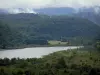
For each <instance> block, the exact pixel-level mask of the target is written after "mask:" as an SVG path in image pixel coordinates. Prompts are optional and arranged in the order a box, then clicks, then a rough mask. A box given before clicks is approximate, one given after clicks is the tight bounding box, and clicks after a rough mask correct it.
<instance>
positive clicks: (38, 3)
mask: <svg viewBox="0 0 100 75" xmlns="http://www.w3.org/2000/svg"><path fill="white" fill-rule="evenodd" d="M95 5H100V0H0V8H17V7H21V8H43V7H67V6H69V7H80V6H95Z"/></svg>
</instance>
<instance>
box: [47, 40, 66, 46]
mask: <svg viewBox="0 0 100 75" xmlns="http://www.w3.org/2000/svg"><path fill="white" fill-rule="evenodd" d="M48 43H49V44H50V45H67V44H68V42H62V41H57V40H52V41H51V40H50V41H48Z"/></svg>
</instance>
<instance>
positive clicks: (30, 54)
mask: <svg viewBox="0 0 100 75" xmlns="http://www.w3.org/2000/svg"><path fill="white" fill-rule="evenodd" d="M80 47H81V46H68V47H33V48H24V49H14V50H4V51H0V58H5V57H7V58H9V59H11V58H18V57H19V58H34V57H36V58H39V57H42V56H43V55H48V54H50V53H53V52H57V51H61V50H68V49H77V48H80Z"/></svg>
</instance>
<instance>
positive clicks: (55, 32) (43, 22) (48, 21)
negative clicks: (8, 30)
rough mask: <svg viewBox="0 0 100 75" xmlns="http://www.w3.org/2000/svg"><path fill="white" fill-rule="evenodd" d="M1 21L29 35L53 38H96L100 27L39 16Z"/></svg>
mask: <svg viewBox="0 0 100 75" xmlns="http://www.w3.org/2000/svg"><path fill="white" fill-rule="evenodd" d="M0 20H2V21H3V22H5V23H7V24H8V25H10V27H12V28H13V29H16V30H17V29H18V30H19V31H20V32H23V33H25V34H26V33H27V35H48V36H50V37H53V38H60V37H62V36H63V37H75V36H89V37H90V36H96V35H97V34H98V33H99V32H100V27H99V26H98V25H96V24H94V23H93V22H91V21H89V20H87V19H82V18H77V17H70V16H47V15H38V14H8V15H0Z"/></svg>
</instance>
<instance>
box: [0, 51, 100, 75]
mask: <svg viewBox="0 0 100 75" xmlns="http://www.w3.org/2000/svg"><path fill="white" fill-rule="evenodd" d="M0 75H100V52H98V51H94V50H90V49H88V50H87V49H79V50H68V51H59V52H55V53H52V54H49V55H47V56H43V58H28V59H19V58H12V59H8V58H4V59H0Z"/></svg>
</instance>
